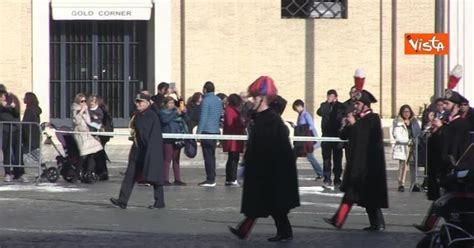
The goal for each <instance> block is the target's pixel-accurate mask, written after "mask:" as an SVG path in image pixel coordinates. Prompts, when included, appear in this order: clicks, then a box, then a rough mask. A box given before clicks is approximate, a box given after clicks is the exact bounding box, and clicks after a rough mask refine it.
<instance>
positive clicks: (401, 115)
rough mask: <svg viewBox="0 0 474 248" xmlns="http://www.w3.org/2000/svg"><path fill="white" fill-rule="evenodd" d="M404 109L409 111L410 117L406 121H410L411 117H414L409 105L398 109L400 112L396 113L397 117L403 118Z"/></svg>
mask: <svg viewBox="0 0 474 248" xmlns="http://www.w3.org/2000/svg"><path fill="white" fill-rule="evenodd" d="M405 109H409V110H410V117H408V119H411V118H413V116H415V113H414V112H413V110H412V109H411V107H410V105H408V104H405V105H403V106H401V107H400V110H399V111H398V116H400V117H402V118H403V110H405Z"/></svg>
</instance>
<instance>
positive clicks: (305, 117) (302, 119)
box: [293, 99, 323, 180]
mask: <svg viewBox="0 0 474 248" xmlns="http://www.w3.org/2000/svg"><path fill="white" fill-rule="evenodd" d="M293 110H294V111H296V112H297V113H298V120H297V122H296V125H297V126H300V125H306V124H307V125H308V126H309V130H310V131H311V132H312V135H313V136H315V137H316V136H318V132H317V131H316V127H315V126H314V121H313V117H312V116H311V114H310V113H309V112H308V111H306V109H305V108H304V102H303V101H302V100H301V99H298V100H296V101H294V102H293ZM311 143H312V145H313V144H314V148H319V146H320V145H319V142H316V143H313V142H311ZM305 147H306V146H305ZM306 158H307V159H308V161H309V162H310V163H311V166H313V169H314V172H316V180H319V179H321V178H323V169H322V168H321V165H320V164H319V163H318V160H316V158H315V157H314V154H313V147H311V148H310V149H309V150H306Z"/></svg>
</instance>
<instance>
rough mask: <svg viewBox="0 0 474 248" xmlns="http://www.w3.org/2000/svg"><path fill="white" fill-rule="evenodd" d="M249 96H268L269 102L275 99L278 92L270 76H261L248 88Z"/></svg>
mask: <svg viewBox="0 0 474 248" xmlns="http://www.w3.org/2000/svg"><path fill="white" fill-rule="evenodd" d="M248 92H249V96H253V97H255V96H267V97H268V98H269V100H273V99H275V97H276V96H277V94H278V90H277V88H276V86H275V83H274V82H273V79H272V78H271V77H269V76H260V77H259V78H257V80H255V81H254V82H253V83H252V84H251V85H250V86H249V88H248Z"/></svg>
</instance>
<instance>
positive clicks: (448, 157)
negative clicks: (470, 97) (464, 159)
mask: <svg viewBox="0 0 474 248" xmlns="http://www.w3.org/2000/svg"><path fill="white" fill-rule="evenodd" d="M470 128H471V126H470V123H469V121H468V120H467V119H463V118H457V119H455V120H453V121H451V122H449V123H447V124H445V125H443V126H442V127H440V128H439V129H438V130H437V131H436V132H434V133H433V134H432V135H431V137H430V138H429V140H428V170H427V172H428V173H427V174H428V199H429V200H432V201H434V200H437V199H438V198H439V196H440V191H439V190H440V181H443V180H444V179H445V178H446V176H447V175H448V174H449V173H450V171H451V169H452V168H453V163H454V162H457V161H458V160H459V159H460V158H461V156H462V155H463V154H464V152H465V151H466V149H467V148H468V146H469V144H470V143H471V138H470V136H469V132H470Z"/></svg>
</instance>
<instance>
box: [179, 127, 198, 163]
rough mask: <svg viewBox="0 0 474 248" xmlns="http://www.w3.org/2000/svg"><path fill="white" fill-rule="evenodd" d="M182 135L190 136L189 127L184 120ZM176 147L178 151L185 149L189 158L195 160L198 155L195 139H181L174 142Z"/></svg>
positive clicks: (181, 129) (185, 153)
mask: <svg viewBox="0 0 474 248" xmlns="http://www.w3.org/2000/svg"><path fill="white" fill-rule="evenodd" d="M180 127H181V128H180V133H185V134H189V130H188V126H187V125H186V123H185V122H184V119H181V121H180ZM174 146H175V147H176V148H177V149H180V148H183V147H184V155H186V157H188V158H194V157H196V155H197V142H196V140H195V139H180V140H175V141H174Z"/></svg>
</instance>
